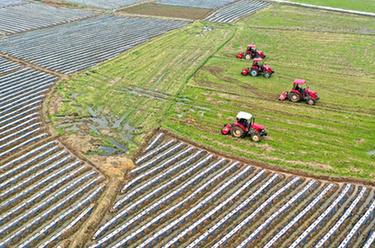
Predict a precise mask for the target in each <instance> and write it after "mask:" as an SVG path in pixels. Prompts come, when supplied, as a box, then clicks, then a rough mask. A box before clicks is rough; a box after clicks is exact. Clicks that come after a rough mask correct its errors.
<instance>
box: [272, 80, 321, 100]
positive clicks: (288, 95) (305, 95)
mask: <svg viewBox="0 0 375 248" xmlns="http://www.w3.org/2000/svg"><path fill="white" fill-rule="evenodd" d="M304 84H306V80H304V79H296V80H294V82H293V88H292V89H291V90H290V92H288V91H284V92H282V93H281V94H280V96H279V100H280V101H285V100H287V99H288V100H289V101H291V102H300V101H305V102H306V103H307V104H309V105H314V104H315V103H316V102H317V101H318V100H319V95H318V92H316V91H313V90H310V88H309V87H306V88H303V87H302V85H304Z"/></svg>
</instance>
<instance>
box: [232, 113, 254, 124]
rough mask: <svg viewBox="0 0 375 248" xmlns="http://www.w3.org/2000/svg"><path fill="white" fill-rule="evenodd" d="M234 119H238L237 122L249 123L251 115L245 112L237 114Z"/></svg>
mask: <svg viewBox="0 0 375 248" xmlns="http://www.w3.org/2000/svg"><path fill="white" fill-rule="evenodd" d="M236 118H237V119H239V120H240V119H245V120H247V121H249V122H250V120H251V119H253V115H252V114H250V113H247V112H238V114H237V116H236Z"/></svg>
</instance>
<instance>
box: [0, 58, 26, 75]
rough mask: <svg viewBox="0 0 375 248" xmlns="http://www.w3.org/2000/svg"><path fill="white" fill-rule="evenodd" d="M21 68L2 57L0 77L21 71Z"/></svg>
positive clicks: (0, 59) (0, 60)
mask: <svg viewBox="0 0 375 248" xmlns="http://www.w3.org/2000/svg"><path fill="white" fill-rule="evenodd" d="M20 67H21V66H20V65H19V64H17V63H15V62H13V61H9V60H7V59H5V58H2V57H0V75H2V74H6V73H9V72H11V71H14V70H17V69H19V68H20Z"/></svg>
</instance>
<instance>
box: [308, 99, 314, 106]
mask: <svg viewBox="0 0 375 248" xmlns="http://www.w3.org/2000/svg"><path fill="white" fill-rule="evenodd" d="M306 103H307V104H308V105H315V101H314V99H308V100H307V101H306Z"/></svg>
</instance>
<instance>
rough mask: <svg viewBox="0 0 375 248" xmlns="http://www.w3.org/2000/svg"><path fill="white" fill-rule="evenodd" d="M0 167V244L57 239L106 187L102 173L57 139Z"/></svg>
mask: <svg viewBox="0 0 375 248" xmlns="http://www.w3.org/2000/svg"><path fill="white" fill-rule="evenodd" d="M0 170H1V171H3V173H2V174H1V177H0V198H1V199H2V200H1V202H0V210H1V211H0V212H1V215H0V247H7V246H13V245H16V244H18V245H19V246H21V247H31V246H33V245H35V244H41V243H42V241H43V242H44V243H45V245H47V244H49V243H50V242H54V241H56V240H57V238H58V237H59V236H61V235H62V234H63V232H62V230H65V231H64V232H66V231H67V230H68V229H70V228H72V227H73V226H75V225H76V223H78V220H75V218H78V217H79V221H82V220H83V219H84V218H85V217H87V215H88V212H87V211H91V209H92V205H91V204H92V203H93V202H94V201H96V200H97V198H98V197H99V196H100V193H101V192H102V191H103V189H104V186H103V185H102V184H101V182H102V181H103V177H102V176H101V175H100V174H99V173H98V172H96V171H95V170H94V169H93V168H92V167H90V166H88V165H85V164H83V163H82V162H80V161H78V160H77V159H76V158H74V157H73V156H72V155H71V154H69V153H68V152H67V151H65V150H64V149H63V148H61V147H60V146H59V144H58V142H56V141H49V142H47V143H45V144H43V145H38V146H36V147H34V148H33V149H31V150H30V151H28V152H26V153H24V154H23V155H20V156H17V157H16V158H13V159H11V160H9V161H7V162H5V163H3V164H2V165H1V166H0ZM70 222H72V223H73V224H72V223H70ZM67 227H69V228H67ZM59 233H60V234H59ZM52 236H56V237H52ZM46 238H47V239H46ZM48 240H50V241H48Z"/></svg>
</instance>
